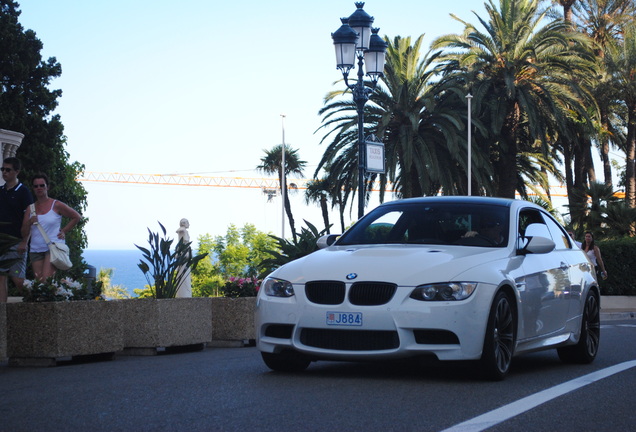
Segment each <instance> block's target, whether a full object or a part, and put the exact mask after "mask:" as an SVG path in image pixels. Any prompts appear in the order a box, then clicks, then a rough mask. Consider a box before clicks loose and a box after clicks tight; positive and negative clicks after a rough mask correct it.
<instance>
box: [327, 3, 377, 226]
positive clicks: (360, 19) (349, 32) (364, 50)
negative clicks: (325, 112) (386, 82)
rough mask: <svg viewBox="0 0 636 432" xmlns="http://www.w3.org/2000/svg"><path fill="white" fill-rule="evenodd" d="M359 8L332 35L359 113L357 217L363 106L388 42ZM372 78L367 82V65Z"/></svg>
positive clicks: (362, 171)
mask: <svg viewBox="0 0 636 432" xmlns="http://www.w3.org/2000/svg"><path fill="white" fill-rule="evenodd" d="M355 5H356V8H357V9H356V11H355V12H354V13H353V14H351V16H350V17H348V18H341V19H340V20H341V22H342V26H340V28H339V29H338V30H336V31H335V32H334V33H332V34H331V37H332V39H333V44H334V47H335V49H336V65H337V68H338V69H339V70H340V71H341V72H342V76H343V78H344V81H345V84H346V86H347V87H348V88H349V90H351V92H352V93H353V102H354V104H355V106H356V111H357V114H358V218H361V217H362V216H363V215H364V203H365V195H366V182H365V176H366V164H365V142H364V106H365V104H366V103H367V101H368V100H369V95H370V94H371V93H372V92H373V90H374V89H375V87H376V85H377V83H378V80H379V79H380V77H381V76H382V75H383V73H382V71H383V70H384V60H385V53H386V48H387V44H386V42H384V40H382V38H381V37H380V36H378V31H379V30H380V29H378V28H371V24H373V17H371V16H369V14H367V13H366V12H365V11H364V10H363V7H364V2H357V3H355ZM356 60H357V64H358V74H357V81H356V83H355V84H350V83H349V80H348V78H349V71H351V69H353V67H354V66H355V63H356ZM365 66H366V70H367V75H368V76H369V78H370V79H371V83H370V86H369V87H367V85H366V84H365V82H364V68H365Z"/></svg>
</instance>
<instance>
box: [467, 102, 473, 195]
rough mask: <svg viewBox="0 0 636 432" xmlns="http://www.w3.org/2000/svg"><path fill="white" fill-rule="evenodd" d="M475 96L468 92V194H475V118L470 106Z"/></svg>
mask: <svg viewBox="0 0 636 432" xmlns="http://www.w3.org/2000/svg"><path fill="white" fill-rule="evenodd" d="M472 98H473V95H471V94H470V93H468V94H467V95H466V99H468V144H467V146H468V161H467V163H468V196H471V195H472V194H473V191H472V183H473V182H472V165H473V159H472V148H473V141H472V130H473V120H472V116H471V115H472V112H471V111H472V110H471V106H470V102H471V100H472Z"/></svg>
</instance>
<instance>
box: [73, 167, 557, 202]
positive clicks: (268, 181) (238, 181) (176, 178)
mask: <svg viewBox="0 0 636 432" xmlns="http://www.w3.org/2000/svg"><path fill="white" fill-rule="evenodd" d="M77 180H78V181H83V182H84V181H85V182H102V183H134V184H149V185H162V186H212V187H224V188H250V189H261V190H262V191H263V193H265V194H266V195H268V196H270V197H271V196H274V195H275V194H276V191H277V189H278V187H279V185H278V179H277V178H275V177H270V178H253V177H223V176H207V175H195V174H136V173H119V172H98V171H85V172H84V173H82V174H81V175H80V176H79V177H78V178H77ZM309 182H311V179H290V184H289V188H290V189H307V184H308V183H309ZM387 186H388V189H387V192H395V190H394V189H393V185H392V184H391V183H389V184H388V185H387ZM372 190H373V191H378V190H379V184H377V183H375V184H374V185H373V189H372ZM550 192H551V196H553V197H567V193H566V191H565V186H561V185H556V186H551V187H550ZM529 195H534V194H533V193H530V194H529Z"/></svg>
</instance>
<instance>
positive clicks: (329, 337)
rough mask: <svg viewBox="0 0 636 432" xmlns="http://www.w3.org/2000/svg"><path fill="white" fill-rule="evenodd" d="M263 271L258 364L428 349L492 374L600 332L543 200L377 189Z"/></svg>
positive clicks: (587, 271) (574, 259) (589, 270)
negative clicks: (376, 200) (349, 217)
mask: <svg viewBox="0 0 636 432" xmlns="http://www.w3.org/2000/svg"><path fill="white" fill-rule="evenodd" d="M318 243H319V246H320V247H321V250H319V251H317V252H314V253H312V254H310V255H308V256H306V257H303V258H300V259H298V260H295V261H292V262H290V263H288V264H286V265H284V266H282V267H280V268H279V269H277V270H276V271H274V272H273V273H271V274H270V275H269V276H268V277H267V278H266V279H265V280H264V281H263V284H262V285H261V289H260V290H259V294H258V299H257V308H256V337H257V347H258V349H259V350H260V351H261V355H262V357H263V360H264V361H265V363H266V365H267V366H268V367H269V368H271V369H273V370H279V371H300V370H304V369H306V368H307V367H308V366H309V364H310V363H311V362H312V361H316V360H348V361H357V360H383V359H394V358H405V357H415V356H426V355H429V356H430V355H434V356H435V357H437V359H439V360H475V361H477V363H476V364H477V365H478V366H479V369H480V370H481V371H482V372H483V373H484V374H486V375H487V376H488V377H489V378H491V379H496V380H500V379H503V378H504V377H505V376H506V375H507V373H508V371H509V369H510V364H511V362H512V358H513V356H515V355H517V354H522V353H527V352H530V351H536V350H543V349H550V348H556V349H557V351H558V354H559V357H560V358H561V359H562V360H563V361H566V362H575V363H589V362H591V361H593V360H594V358H595V357H596V355H597V352H598V348H599V340H600V318H599V314H600V292H599V288H598V284H597V281H596V275H595V273H594V267H593V266H592V265H591V264H590V262H589V261H588V259H587V257H586V255H585V254H584V253H583V252H582V251H581V249H579V248H578V247H577V246H576V245H575V244H574V241H573V240H572V239H571V238H570V237H569V236H568V234H567V233H566V231H565V230H564V229H563V227H562V226H561V225H559V223H558V222H557V221H556V220H555V219H554V218H553V217H552V216H551V215H550V214H549V213H548V212H546V211H545V210H544V209H542V208H541V207H539V206H537V205H534V204H532V203H529V202H526V201H521V200H508V199H500V198H484V197H430V198H414V199H404V200H399V201H394V202H389V203H385V204H382V205H380V206H379V207H377V208H375V209H374V210H373V211H371V212H369V213H368V214H367V215H365V216H364V217H363V218H362V219H360V220H359V221H358V222H357V223H356V224H354V225H353V226H352V227H351V228H350V229H349V230H347V232H345V233H344V234H343V235H341V236H335V235H331V236H325V237H322V238H321V239H320V240H319V242H318Z"/></svg>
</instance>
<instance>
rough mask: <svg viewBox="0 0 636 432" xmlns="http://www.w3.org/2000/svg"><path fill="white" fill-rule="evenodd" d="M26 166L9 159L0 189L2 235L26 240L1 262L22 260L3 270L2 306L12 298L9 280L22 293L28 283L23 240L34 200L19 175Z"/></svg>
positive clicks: (0, 270) (0, 280)
mask: <svg viewBox="0 0 636 432" xmlns="http://www.w3.org/2000/svg"><path fill="white" fill-rule="evenodd" d="M21 168H22V164H21V163H20V160H18V159H17V158H14V157H8V158H6V159H5V160H4V161H3V162H2V179H3V180H4V182H5V183H4V184H3V185H2V186H0V222H3V223H1V224H0V233H4V234H8V235H11V236H13V237H17V238H19V239H22V241H21V242H20V244H18V245H16V246H14V247H12V248H11V250H10V251H9V252H8V253H6V254H4V255H1V256H0V261H2V260H7V259H15V258H18V259H19V261H18V262H17V263H15V264H13V265H12V266H10V267H8V268H0V303H6V301H7V296H8V295H9V289H8V284H7V283H8V278H9V277H10V278H11V280H12V281H13V283H14V284H15V285H16V286H17V287H18V288H19V289H20V290H21V289H22V287H23V284H24V277H25V272H26V257H27V255H26V250H27V243H26V239H23V238H22V232H21V228H22V220H23V218H24V212H25V210H26V209H27V207H28V206H29V205H31V203H33V197H32V196H31V192H30V191H29V188H28V187H26V186H25V185H23V184H22V183H20V181H19V180H18V174H19V173H20V169H21Z"/></svg>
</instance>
